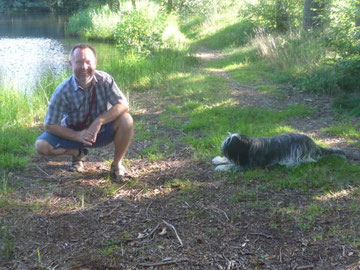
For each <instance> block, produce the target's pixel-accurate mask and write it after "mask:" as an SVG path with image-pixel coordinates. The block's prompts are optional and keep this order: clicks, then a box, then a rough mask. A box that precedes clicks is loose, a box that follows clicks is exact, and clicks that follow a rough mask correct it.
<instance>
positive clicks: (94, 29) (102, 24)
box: [65, 5, 121, 40]
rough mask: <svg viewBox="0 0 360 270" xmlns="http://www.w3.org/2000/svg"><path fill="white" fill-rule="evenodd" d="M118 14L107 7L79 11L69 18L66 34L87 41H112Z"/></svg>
mask: <svg viewBox="0 0 360 270" xmlns="http://www.w3.org/2000/svg"><path fill="white" fill-rule="evenodd" d="M120 18H121V15H120V13H117V12H113V11H111V10H110V9H109V7H108V5H104V6H102V7H98V8H91V9H85V10H80V11H79V12H77V13H76V14H75V15H73V16H72V17H70V19H69V22H68V23H67V24H66V28H65V29H66V33H67V34H69V35H73V36H81V37H85V38H88V39H98V40H114V32H115V28H116V25H117V23H118V22H119V21H120Z"/></svg>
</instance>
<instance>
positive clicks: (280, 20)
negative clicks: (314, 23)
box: [275, 0, 289, 32]
mask: <svg viewBox="0 0 360 270" xmlns="http://www.w3.org/2000/svg"><path fill="white" fill-rule="evenodd" d="M275 5H276V15H275V16H276V29H277V30H278V31H279V32H286V31H287V30H289V14H288V11H287V8H286V4H284V0H276V3H275Z"/></svg>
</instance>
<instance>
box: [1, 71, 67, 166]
mask: <svg viewBox="0 0 360 270" xmlns="http://www.w3.org/2000/svg"><path fill="white" fill-rule="evenodd" d="M59 80H60V78H58V79H56V78H54V77H50V75H47V76H46V77H44V79H43V80H42V82H41V83H39V85H38V87H37V88H36V89H35V90H34V91H33V93H28V94H25V93H23V92H22V91H21V89H16V88H14V87H12V86H8V85H1V86H0V126H1V128H0V170H14V169H19V168H24V167H25V166H27V165H28V160H29V157H30V155H31V154H32V153H34V151H35V149H34V142H35V140H36V137H37V136H38V135H39V130H38V129H39V126H40V125H41V124H42V121H43V118H44V116H45V112H46V108H47V103H48V101H49V99H50V96H51V94H52V91H53V90H54V89H55V88H54V85H55V84H56V82H58V81H59Z"/></svg>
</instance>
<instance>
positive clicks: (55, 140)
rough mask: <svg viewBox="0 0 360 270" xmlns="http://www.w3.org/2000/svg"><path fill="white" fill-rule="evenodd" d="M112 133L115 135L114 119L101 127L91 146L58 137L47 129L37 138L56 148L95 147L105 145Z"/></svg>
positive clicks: (108, 142) (112, 138)
mask: <svg viewBox="0 0 360 270" xmlns="http://www.w3.org/2000/svg"><path fill="white" fill-rule="evenodd" d="M114 135H115V131H114V121H112V122H109V123H107V124H105V125H103V126H102V127H101V129H100V131H99V133H98V135H97V138H96V142H95V143H93V145H91V146H90V145H86V144H84V143H81V142H77V141H71V140H67V139H63V138H60V137H58V136H56V135H54V134H51V133H49V132H47V131H45V132H44V133H43V134H41V135H40V136H39V137H38V138H37V139H38V140H45V141H47V142H48V143H49V144H50V145H52V146H53V147H54V149H58V148H63V149H79V148H96V147H103V146H106V145H108V144H110V143H111V142H112V141H113V140H114Z"/></svg>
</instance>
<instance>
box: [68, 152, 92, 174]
mask: <svg viewBox="0 0 360 270" xmlns="http://www.w3.org/2000/svg"><path fill="white" fill-rule="evenodd" d="M88 154H89V150H88V149H86V148H80V149H79V154H78V155H77V156H76V157H73V160H72V162H71V163H70V164H69V166H68V171H69V172H83V171H84V168H85V167H84V161H86V160H87V158H88Z"/></svg>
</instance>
